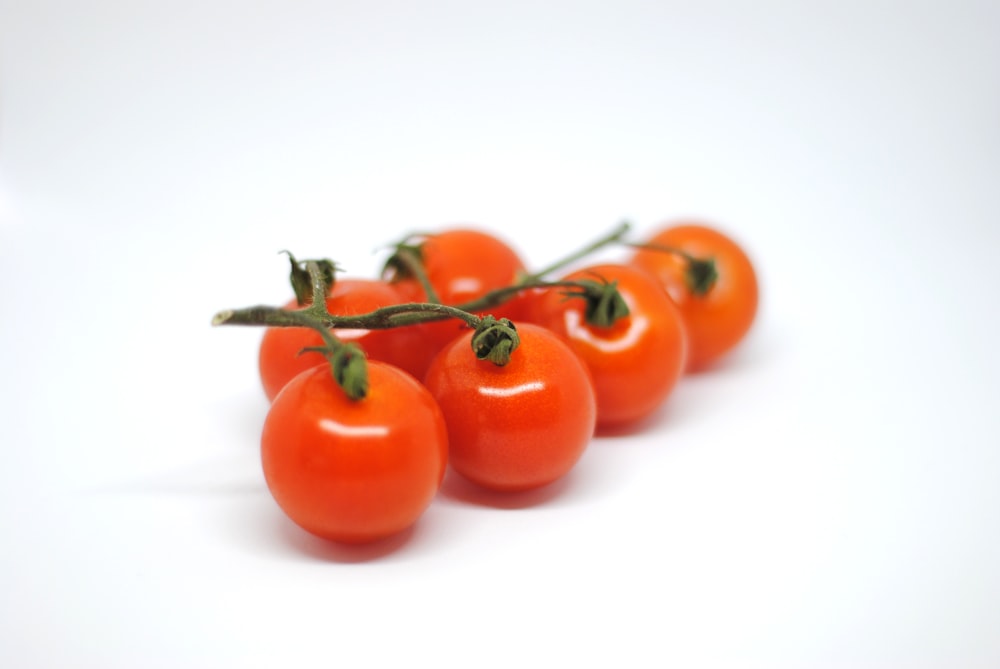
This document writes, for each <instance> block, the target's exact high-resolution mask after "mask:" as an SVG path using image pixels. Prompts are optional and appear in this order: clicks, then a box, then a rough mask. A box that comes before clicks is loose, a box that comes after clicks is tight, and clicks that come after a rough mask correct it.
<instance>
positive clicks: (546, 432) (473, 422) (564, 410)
mask: <svg viewBox="0 0 1000 669" xmlns="http://www.w3.org/2000/svg"><path fill="white" fill-rule="evenodd" d="M518 333H519V335H520V338H521V345H520V347H518V348H517V349H516V350H515V351H514V352H513V354H512V355H511V359H510V362H509V363H508V364H507V365H505V366H502V367H498V366H497V365H494V364H493V363H491V362H489V361H486V360H477V359H476V357H475V355H474V354H473V352H472V349H471V346H470V341H471V337H472V335H471V334H467V335H465V336H463V337H460V338H458V339H456V340H454V341H452V342H451V343H450V344H448V346H446V347H445V348H444V350H442V351H441V353H439V354H438V356H437V357H436V358H435V359H434V362H433V363H432V364H431V368H430V370H428V372H427V377H426V380H425V384H426V386H427V388H428V390H429V391H430V392H431V394H432V395H433V396H434V397H435V399H436V400H437V402H438V404H439V406H440V407H441V410H442V412H443V413H444V416H445V422H446V423H447V425H448V439H449V447H450V451H449V462H450V463H451V466H452V468H453V469H454V470H455V471H456V472H458V473H459V474H461V475H462V476H464V477H465V478H467V479H469V480H471V481H472V482H474V483H477V484H478V485H480V486H483V487H484V488H488V489H491V490H497V491H520V490H529V489H532V488H538V487H541V486H544V485H546V484H548V483H552V482H553V481H555V480H557V479H559V478H560V477H562V476H563V475H565V474H566V473H567V472H569V471H570V469H572V467H573V466H574V465H575V464H576V463H577V461H578V460H579V459H580V457H581V456H582V455H583V453H584V450H585V449H586V447H587V444H588V443H589V441H590V438H591V437H592V436H593V432H594V421H595V417H596V405H595V401H594V391H593V388H592V386H591V383H590V378H589V376H588V374H587V370H586V368H585V367H584V366H583V364H582V363H581V362H580V360H579V359H578V358H577V357H576V356H575V355H574V354H573V352H572V351H570V350H569V348H567V347H566V345H565V344H564V343H563V342H562V341H560V340H559V339H558V338H557V337H555V335H553V334H552V333H551V332H548V331H547V330H545V329H543V328H541V327H538V326H535V325H531V324H525V325H523V326H520V327H518Z"/></svg>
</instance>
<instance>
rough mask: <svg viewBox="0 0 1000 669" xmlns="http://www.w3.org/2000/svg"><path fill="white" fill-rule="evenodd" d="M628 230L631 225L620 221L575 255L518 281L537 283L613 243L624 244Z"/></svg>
mask: <svg viewBox="0 0 1000 669" xmlns="http://www.w3.org/2000/svg"><path fill="white" fill-rule="evenodd" d="M630 228H631V225H630V224H629V222H628V221H622V222H621V223H619V224H618V227H617V228H615V229H614V230H612V231H611V232H609V233H608V234H606V235H605V236H603V237H601V238H600V239H597V240H595V241H593V242H591V243H590V244H588V245H587V246H585V247H583V248H582V249H580V250H579V251H576V252H575V253H571V254H570V255H568V256H566V257H565V258H562V259H560V260H557V261H555V262H554V263H552V264H550V265H548V266H546V267H544V268H542V269H540V270H538V271H537V272H532V273H531V274H526V275H525V276H523V277H522V278H521V280H520V281H519V283H530V282H532V281H538V280H540V279H541V278H542V277H544V276H545V275H547V274H551V273H552V272H555V271H557V270H560V269H562V268H563V267H566V266H568V265H572V264H573V263H575V262H576V261H577V260H581V259H582V258H585V257H587V256H588V255H590V254H591V253H594V252H595V251H599V250H600V249H602V248H604V247H605V246H608V245H610V244H615V243H624V242H622V238H623V237H624V236H625V235H626V233H628V231H629V229H630Z"/></svg>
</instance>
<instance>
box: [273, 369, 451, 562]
mask: <svg viewBox="0 0 1000 669" xmlns="http://www.w3.org/2000/svg"><path fill="white" fill-rule="evenodd" d="M368 379H369V389H368V394H367V395H366V396H365V397H364V398H362V399H359V400H352V399H349V398H348V397H347V395H346V394H345V393H344V391H343V390H342V389H341V388H340V386H338V385H337V384H336V382H335V381H334V380H333V376H332V374H331V373H330V368H329V367H328V366H326V365H320V366H317V367H314V368H313V369H310V370H307V371H305V372H303V373H301V374H299V375H298V376H296V377H295V378H294V379H293V380H292V381H290V382H289V383H288V385H287V386H285V388H284V390H282V392H281V393H280V394H279V395H278V396H277V398H275V400H274V402H273V403H272V404H271V408H270V410H269V412H268V414H267V419H266V420H265V422H264V432H263V435H262V437H261V459H262V463H263V469H264V477H265V480H266V481H267V486H268V488H269V489H270V491H271V494H272V495H273V496H274V499H275V501H276V502H277V503H278V506H280V507H281V509H282V510H283V511H284V512H285V514H286V515H288V517H289V518H291V519H292V520H293V521H295V523H296V524H298V525H299V526H301V527H302V528H303V529H305V530H307V531H309V532H311V533H312V534H315V535H317V536H320V537H323V538H325V539H331V540H334V541H340V542H345V543H362V542H368V541H374V540H377V539H381V538H385V537H388V536H390V535H392V534H395V533H397V532H400V531H402V530H404V529H406V528H408V527H409V526H411V525H412V524H413V523H414V522H416V520H417V519H418V518H419V517H420V515H421V514H423V512H424V510H425V509H426V508H427V506H428V505H429V504H430V502H431V500H432V498H433V497H434V495H435V494H436V492H437V491H438V489H439V488H440V486H441V482H442V480H443V477H444V472H445V467H446V465H447V449H448V441H447V439H448V437H447V430H446V428H445V424H444V419H443V417H442V415H441V411H440V409H438V407H437V404H435V402H434V399H433V398H432V397H431V395H430V393H428V392H427V390H426V389H425V388H424V387H423V386H422V385H420V383H418V382H417V381H416V380H415V379H414V378H413V377H412V376H410V375H408V374H406V373H404V372H402V371H401V370H399V369H398V368H396V367H393V366H391V365H385V364H382V363H379V362H369V363H368Z"/></svg>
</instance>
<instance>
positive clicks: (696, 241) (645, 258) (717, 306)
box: [630, 223, 759, 371]
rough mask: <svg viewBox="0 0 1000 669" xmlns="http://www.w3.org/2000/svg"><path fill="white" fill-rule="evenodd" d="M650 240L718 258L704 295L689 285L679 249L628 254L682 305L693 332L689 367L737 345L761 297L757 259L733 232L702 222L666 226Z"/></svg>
mask: <svg viewBox="0 0 1000 669" xmlns="http://www.w3.org/2000/svg"><path fill="white" fill-rule="evenodd" d="M647 241H648V242H649V243H651V244H656V245H660V246H669V247H674V248H678V249H681V250H683V251H685V252H687V253H689V254H691V255H692V256H695V257H698V258H712V259H714V260H715V267H716V271H717V272H718V279H717V280H716V282H715V285H714V286H713V287H712V288H711V290H709V291H708V293H706V294H704V295H694V294H692V292H691V291H690V290H689V289H688V287H687V284H686V282H685V279H684V271H685V267H686V263H685V262H684V260H683V259H682V258H680V257H678V256H677V255H675V254H672V253H664V252H662V251H653V250H648V249H640V250H638V251H637V252H636V253H635V255H634V256H633V257H632V258H631V260H630V264H632V265H634V266H635V267H639V268H641V269H642V270H644V271H646V272H649V273H650V274H651V275H653V276H655V277H656V278H657V280H658V281H659V282H660V284H661V285H662V286H663V287H664V288H665V289H666V291H667V293H668V294H669V295H670V297H671V299H672V300H673V301H674V303H675V304H677V306H678V308H679V309H680V311H681V315H682V317H683V318H684V323H685V326H686V327H687V330H688V334H689V338H690V347H691V350H690V353H689V355H688V366H687V369H688V371H699V370H703V369H706V368H708V367H710V366H711V365H712V364H713V363H714V362H716V361H717V360H718V359H719V358H721V357H722V356H723V355H725V354H726V353H728V352H729V351H731V350H732V349H733V348H735V347H736V345H737V344H739V343H740V341H742V340H743V338H744V337H745V336H746V334H747V332H749V330H750V327H751V326H752V325H753V322H754V319H755V318H756V315H757V305H758V300H759V295H758V290H759V289H758V282H757V274H756V272H755V271H754V266H753V263H752V262H751V261H750V258H749V257H748V256H747V254H746V253H745V252H744V250H743V249H742V248H741V247H740V246H739V245H738V244H737V243H736V242H735V241H733V240H732V239H731V238H730V237H728V236H727V235H725V234H723V233H722V232H720V231H718V230H716V229H714V228H711V227H708V226H706V225H702V224H698V223H687V224H679V225H675V226H671V227H666V228H662V229H660V230H659V231H657V232H656V233H654V234H653V235H652V236H651V237H650V238H649V239H648V240H647Z"/></svg>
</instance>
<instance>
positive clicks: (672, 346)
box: [540, 264, 687, 429]
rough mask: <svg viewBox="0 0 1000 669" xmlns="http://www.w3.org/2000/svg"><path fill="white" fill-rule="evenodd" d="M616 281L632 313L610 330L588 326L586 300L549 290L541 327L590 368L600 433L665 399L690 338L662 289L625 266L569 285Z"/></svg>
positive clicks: (589, 273) (595, 270)
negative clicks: (596, 280) (566, 344)
mask: <svg viewBox="0 0 1000 669" xmlns="http://www.w3.org/2000/svg"><path fill="white" fill-rule="evenodd" d="M598 277H599V278H602V279H604V280H606V281H609V282H612V281H613V282H615V283H616V284H617V287H618V292H619V293H620V294H621V296H622V298H623V299H624V300H625V304H626V305H628V310H629V314H628V315H627V316H625V317H624V318H620V319H618V320H617V321H615V322H614V324H612V325H610V326H605V327H602V326H598V325H592V324H590V323H588V322H587V320H586V315H585V309H586V303H585V301H584V300H583V299H577V298H572V299H567V298H566V297H565V296H564V295H563V294H562V291H559V290H550V291H549V292H548V294H547V295H546V297H545V301H544V304H543V305H542V308H541V310H540V318H541V323H542V325H544V326H545V327H547V328H549V329H550V330H552V331H553V332H555V333H556V334H558V335H559V336H560V337H562V338H563V339H564V340H565V341H567V342H568V343H569V346H570V348H571V349H572V350H573V351H574V352H575V353H576V354H577V355H578V356H579V357H580V359H581V360H583V361H584V363H586V365H587V368H588V369H589V370H590V374H591V377H592V378H593V381H594V390H595V391H596V394H597V424H598V428H599V429H603V428H608V427H613V426H624V425H628V424H631V423H634V422H635V421H638V420H640V419H642V418H645V417H646V416H648V415H650V414H651V413H652V412H653V411H655V410H656V409H657V407H659V406H660V405H661V404H662V403H663V402H664V401H665V400H666V398H667V396H668V395H669V394H670V392H671V391H672V390H673V388H674V386H675V385H676V384H677V381H678V379H679V378H680V376H681V373H682V371H683V368H684V361H685V355H686V353H687V336H686V334H685V331H684V326H683V324H682V322H681V317H680V314H679V313H678V311H677V308H676V307H675V306H674V305H673V303H671V301H670V299H669V298H668V297H667V296H666V294H665V293H664V292H663V289H662V288H661V287H660V285H659V284H658V283H657V282H656V281H655V280H654V279H653V278H652V277H650V276H649V275H647V274H646V273H644V272H642V271H640V270H638V269H636V268H634V267H629V266H627V265H618V264H602V265H593V266H591V267H587V268H583V269H580V270H578V271H575V272H572V273H570V274H569V275H567V276H566V277H564V278H565V280H568V281H581V280H594V279H595V278H598Z"/></svg>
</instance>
